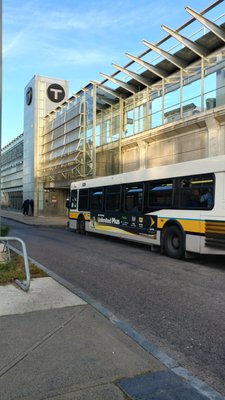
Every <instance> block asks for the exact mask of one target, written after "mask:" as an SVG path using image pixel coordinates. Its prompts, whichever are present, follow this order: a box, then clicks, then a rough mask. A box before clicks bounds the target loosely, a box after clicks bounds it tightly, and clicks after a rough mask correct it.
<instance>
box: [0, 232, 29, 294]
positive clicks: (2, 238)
mask: <svg viewBox="0 0 225 400" xmlns="http://www.w3.org/2000/svg"><path fill="white" fill-rule="evenodd" d="M0 241H1V242H2V243H4V245H5V248H8V242H9V241H17V242H19V243H20V244H21V246H22V256H23V260H24V267H25V273H26V282H25V283H24V282H21V281H20V280H19V279H16V283H17V285H18V286H19V287H20V288H21V289H22V290H24V291H25V292H27V291H28V290H29V287H30V267H29V262H28V257H27V250H26V245H25V243H24V241H23V240H22V239H19V238H17V237H11V236H0Z"/></svg>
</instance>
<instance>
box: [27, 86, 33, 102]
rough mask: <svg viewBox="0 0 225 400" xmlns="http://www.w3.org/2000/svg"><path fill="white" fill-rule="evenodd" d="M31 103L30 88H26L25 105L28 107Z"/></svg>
mask: <svg viewBox="0 0 225 400" xmlns="http://www.w3.org/2000/svg"><path fill="white" fill-rule="evenodd" d="M31 102H32V87H30V86H29V87H28V88H27V91H26V103H27V105H28V106H29V105H30V104H31Z"/></svg>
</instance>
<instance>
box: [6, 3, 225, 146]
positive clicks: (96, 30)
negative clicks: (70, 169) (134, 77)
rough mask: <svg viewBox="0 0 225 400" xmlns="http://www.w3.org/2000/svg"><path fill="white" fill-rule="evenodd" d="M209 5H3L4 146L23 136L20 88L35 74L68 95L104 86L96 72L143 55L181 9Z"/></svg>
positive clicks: (183, 15) (184, 16)
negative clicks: (64, 87) (64, 85)
mask: <svg viewBox="0 0 225 400" xmlns="http://www.w3.org/2000/svg"><path fill="white" fill-rule="evenodd" d="M211 3H213V0H211V1H210V0H207V1H206V0H198V1H196V0H185V1H184V0H157V1H156V0H138V1H137V0H113V1H109V0H60V1H59V0H45V1H41V0H20V1H18V0H2V9H3V15H2V19H3V28H2V30H3V77H2V79H3V93H2V98H3V108H2V146H5V145H6V144H8V143H9V142H10V141H11V140H13V139H14V138H16V137H17V136H18V135H20V134H21V133H22V132H23V123H24V120H23V116H24V110H23V107H24V88H25V86H26V85H27V84H28V82H29V81H30V80H31V79H32V78H33V76H34V75H42V76H48V77H54V78H60V79H66V80H68V81H69V96H71V95H72V94H73V93H76V92H78V91H79V90H80V88H82V87H84V86H86V85H87V84H88V83H89V82H90V81H91V80H97V81H102V80H103V78H102V77H101V75H100V74H99V73H100V72H104V73H106V74H108V75H111V74H112V73H114V72H115V71H116V70H115V68H114V67H113V66H112V63H115V64H118V65H120V66H124V65H125V64H127V63H128V62H129V61H130V60H129V59H128V58H127V57H126V56H125V52H128V53H131V54H133V55H136V56H138V55H140V54H141V53H142V52H144V51H145V50H146V49H147V48H146V46H144V44H143V43H142V40H143V39H145V40H148V41H150V42H152V43H157V42H158V41H159V40H160V39H162V38H163V37H165V36H166V32H164V31H163V29H162V28H161V25H162V24H165V25H167V26H169V27H171V28H173V29H177V28H178V27H179V26H180V25H182V24H183V23H184V22H186V21H187V20H188V19H189V18H190V15H189V14H188V13H187V11H186V10H185V6H189V7H191V8H193V9H195V10H196V11H199V12H200V11H202V10H203V9H204V8H206V7H207V6H209V5H210V4H211ZM221 7H223V8H224V4H222V5H221V6H220V8H221ZM217 10H218V7H217ZM223 11H224V10H223ZM217 15H218V11H217ZM207 16H208V17H210V13H209V14H207ZM196 28H197V25H196ZM187 29H189V28H187ZM184 33H185V31H184ZM187 33H188V32H187Z"/></svg>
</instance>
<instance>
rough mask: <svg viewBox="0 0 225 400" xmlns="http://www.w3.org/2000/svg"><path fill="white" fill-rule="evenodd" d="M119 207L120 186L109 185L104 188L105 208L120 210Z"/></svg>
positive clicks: (107, 209)
mask: <svg viewBox="0 0 225 400" xmlns="http://www.w3.org/2000/svg"><path fill="white" fill-rule="evenodd" d="M120 208H121V186H120V185H114V186H109V187H107V188H106V190H105V210H106V211H120Z"/></svg>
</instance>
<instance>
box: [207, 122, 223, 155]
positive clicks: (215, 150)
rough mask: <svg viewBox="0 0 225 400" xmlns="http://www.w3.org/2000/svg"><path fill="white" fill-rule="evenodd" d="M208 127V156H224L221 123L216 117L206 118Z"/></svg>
mask: <svg viewBox="0 0 225 400" xmlns="http://www.w3.org/2000/svg"><path fill="white" fill-rule="evenodd" d="M206 126H207V129H208V140H207V148H206V153H207V154H206V155H207V156H208V157H215V156H218V155H220V154H224V134H223V132H222V129H221V126H220V123H219V122H218V121H217V120H216V119H215V118H214V117H209V118H206Z"/></svg>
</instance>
